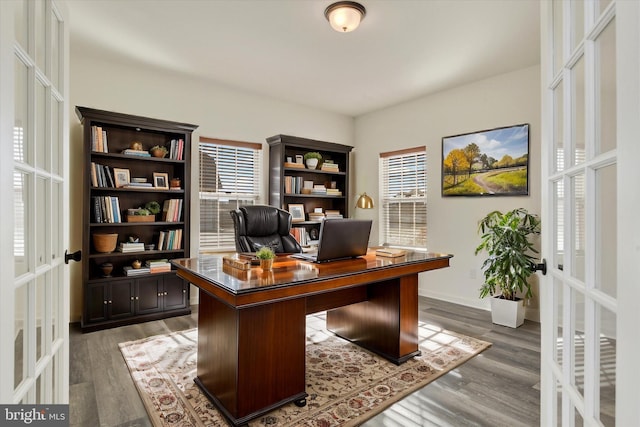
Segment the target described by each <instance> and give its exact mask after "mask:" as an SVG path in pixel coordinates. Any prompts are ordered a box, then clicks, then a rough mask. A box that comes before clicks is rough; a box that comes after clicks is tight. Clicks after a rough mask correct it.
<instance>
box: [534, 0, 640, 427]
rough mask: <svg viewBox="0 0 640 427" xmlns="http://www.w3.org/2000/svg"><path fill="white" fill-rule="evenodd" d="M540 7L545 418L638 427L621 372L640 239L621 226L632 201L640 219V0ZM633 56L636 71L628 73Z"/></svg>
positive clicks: (551, 422)
mask: <svg viewBox="0 0 640 427" xmlns="http://www.w3.org/2000/svg"><path fill="white" fill-rule="evenodd" d="M541 7H542V27H541V35H542V86H543V87H542V91H543V95H542V97H543V103H542V105H543V109H542V114H543V117H542V122H543V143H542V145H543V149H542V156H543V158H542V160H543V161H542V164H543V171H542V177H543V185H542V188H543V194H542V208H543V209H542V213H543V218H542V219H543V221H542V223H543V248H542V249H543V255H544V256H545V257H546V258H547V260H548V261H549V264H550V269H549V271H550V274H549V275H547V276H546V277H545V278H544V279H543V283H542V284H541V305H542V319H543V324H542V392H541V403H542V408H541V409H542V413H541V425H543V426H545V427H546V426H556V425H562V426H583V425H584V426H614V425H640V419H639V418H638V416H639V414H640V410H639V409H638V404H637V391H636V390H635V388H637V384H638V381H637V380H638V374H637V373H634V372H628V371H622V370H621V369H620V368H621V367H632V366H634V362H633V361H634V360H636V359H637V354H638V353H637V352H638V344H637V342H638V336H637V335H638V334H637V332H636V331H637V328H638V316H637V314H635V315H633V314H632V313H637V311H638V309H637V302H638V301H637V297H638V291H637V290H636V289H635V288H637V287H638V286H637V281H638V277H639V276H638V265H639V264H640V256H639V254H640V250H639V249H638V248H640V245H638V240H637V237H636V240H635V241H634V240H633V235H634V233H635V235H636V236H637V235H638V233H637V231H635V230H632V229H630V228H625V226H630V225H632V222H631V221H629V219H628V212H626V210H627V209H629V208H633V209H634V210H635V217H636V218H637V215H638V209H640V200H639V199H638V197H637V194H638V193H637V191H638V190H637V189H638V183H640V179H639V178H640V177H639V175H638V172H637V169H638V166H637V157H636V158H635V165H634V164H633V163H632V162H631V161H630V160H629V159H625V157H626V155H623V153H629V155H631V153H635V155H638V148H636V147H637V146H638V144H639V141H638V139H639V137H640V134H639V133H638V132H637V131H638V125H637V123H638V121H639V120H640V117H639V116H638V112H639V109H638V102H637V101H638V79H640V75H638V74H637V73H638V67H637V63H638V56H639V54H640V51H639V50H638V46H639V43H638V42H639V39H638V33H637V26H638V24H639V19H638V18H640V14H639V13H638V2H637V1H626V0H619V1H617V2H616V1H614V0H552V1H543V2H541ZM623 39H624V41H623ZM623 44H624V45H625V46H628V51H627V53H628V54H627V55H626V56H621V55H620V53H621V52H623V51H624V50H623V49H621V45H623ZM633 64H635V68H634V69H635V75H634V73H633V72H629V71H628V70H625V68H628V67H629V66H632V65H633ZM630 104H631V107H632V108H633V109H634V110H633V111H635V115H636V116H635V118H634V117H633V114H631V115H629V114H628V112H629V110H628V109H627V106H629V105H630ZM623 107H624V108H623ZM623 110H624V111H623ZM633 177H635V180H634V178H633ZM629 196H631V197H630V198H629ZM625 198H626V199H625ZM634 225H635V228H638V227H637V224H634ZM630 239H631V240H630ZM627 241H628V242H629V243H631V244H630V245H628V247H629V248H632V251H631V254H633V252H634V251H635V266H632V267H631V268H630V269H629V268H627V266H625V264H624V262H623V259H625V258H627V259H628V258H629V256H628V255H629V254H626V253H623V252H624V251H626V250H627V249H626V247H625V246H626V245H627V243H626V242H627ZM634 245H636V246H635V249H633V248H634ZM627 262H628V261H627ZM632 262H633V261H632ZM627 296H635V297H636V300H633V299H631V298H628V297H627ZM625 319H626V320H625ZM630 319H635V321H634V322H629V320H630ZM631 337H633V340H630V338H631ZM622 348H635V354H634V353H633V352H631V351H621V349H622ZM634 370H635V371H637V370H638V369H637V367H635V368H634ZM628 378H635V380H636V381H635V384H634V381H630V380H629V379H628ZM632 395H635V396H636V403H635V404H629V403H628V402H632V401H633V400H629V399H626V397H627V396H632Z"/></svg>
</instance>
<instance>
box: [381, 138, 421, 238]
mask: <svg viewBox="0 0 640 427" xmlns="http://www.w3.org/2000/svg"><path fill="white" fill-rule="evenodd" d="M426 163H427V153H426V148H425V147H417V148H411V149H407V150H402V151H395V152H390V153H381V154H380V169H379V170H380V188H381V189H382V192H381V206H382V209H381V210H380V224H381V226H380V242H381V243H382V244H384V245H389V246H399V247H406V248H414V249H426V248H427V167H426Z"/></svg>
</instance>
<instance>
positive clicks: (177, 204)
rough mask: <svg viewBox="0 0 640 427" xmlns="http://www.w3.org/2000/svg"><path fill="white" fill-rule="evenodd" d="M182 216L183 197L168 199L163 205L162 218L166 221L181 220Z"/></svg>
mask: <svg viewBox="0 0 640 427" xmlns="http://www.w3.org/2000/svg"><path fill="white" fill-rule="evenodd" d="M180 218H182V199H168V200H165V201H164V204H163V206H162V220H163V221H166V222H180Z"/></svg>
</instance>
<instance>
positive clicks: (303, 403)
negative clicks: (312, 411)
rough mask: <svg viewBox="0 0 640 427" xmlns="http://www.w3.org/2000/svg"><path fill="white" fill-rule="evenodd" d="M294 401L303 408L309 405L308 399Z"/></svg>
mask: <svg viewBox="0 0 640 427" xmlns="http://www.w3.org/2000/svg"><path fill="white" fill-rule="evenodd" d="M293 403H295V404H296V406H297V407H298V408H302V407H304V406H307V399H299V400H294V401H293Z"/></svg>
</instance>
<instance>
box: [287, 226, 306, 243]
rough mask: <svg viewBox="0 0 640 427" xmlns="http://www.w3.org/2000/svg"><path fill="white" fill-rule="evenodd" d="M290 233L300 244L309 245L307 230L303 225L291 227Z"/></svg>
mask: <svg viewBox="0 0 640 427" xmlns="http://www.w3.org/2000/svg"><path fill="white" fill-rule="evenodd" d="M291 235H292V236H293V238H294V239H296V241H297V242H298V243H299V244H300V246H308V245H309V240H311V239H310V238H309V232H308V231H307V229H306V228H304V227H291Z"/></svg>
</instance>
